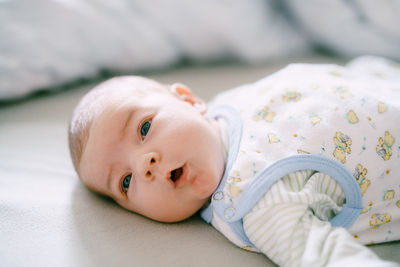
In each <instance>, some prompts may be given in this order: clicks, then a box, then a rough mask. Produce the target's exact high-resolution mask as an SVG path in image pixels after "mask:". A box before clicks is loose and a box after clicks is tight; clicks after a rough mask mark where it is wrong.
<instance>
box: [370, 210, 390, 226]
mask: <svg viewBox="0 0 400 267" xmlns="http://www.w3.org/2000/svg"><path fill="white" fill-rule="evenodd" d="M391 220H392V216H390V214H389V213H385V214H379V213H376V214H373V215H372V216H371V220H370V221H369V225H370V226H371V227H372V228H374V229H376V228H378V227H379V226H381V225H382V224H385V223H389V222H390V221H391Z"/></svg>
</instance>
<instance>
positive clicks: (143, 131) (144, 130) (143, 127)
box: [140, 121, 151, 139]
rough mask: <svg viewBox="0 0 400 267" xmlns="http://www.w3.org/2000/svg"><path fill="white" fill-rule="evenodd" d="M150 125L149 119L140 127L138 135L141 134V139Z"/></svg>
mask: <svg viewBox="0 0 400 267" xmlns="http://www.w3.org/2000/svg"><path fill="white" fill-rule="evenodd" d="M150 126H151V121H146V122H145V123H143V124H142V126H141V127H140V135H141V136H142V138H143V139H144V138H145V137H146V135H147V133H148V132H149V130H150Z"/></svg>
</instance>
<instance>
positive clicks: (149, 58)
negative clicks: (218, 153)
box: [0, 0, 307, 100]
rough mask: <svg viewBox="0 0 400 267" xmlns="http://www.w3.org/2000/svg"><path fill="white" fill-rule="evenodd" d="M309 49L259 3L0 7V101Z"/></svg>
mask: <svg viewBox="0 0 400 267" xmlns="http://www.w3.org/2000/svg"><path fill="white" fill-rule="evenodd" d="M306 48H307V44H306V41H305V40H304V39H303V38H302V37H301V36H300V35H299V34H298V33H297V32H296V31H294V30H293V29H292V28H291V26H290V25H289V23H287V21H286V20H285V19H284V18H283V17H282V16H281V14H279V13H277V12H276V11H275V10H274V8H273V7H272V5H270V2H268V1H263V0H253V1H239V0H238V1H228V0H218V1H217V0H202V1H187V0H169V1H163V0H147V1H146V0H112V1H110V0H91V1H84V0H18V1H12V0H0V99H3V100H4V99H11V98H17V97H22V96H25V95H27V94H29V93H30V92H32V91H35V90H37V89H39V88H50V87H52V86H55V85H60V84H63V83H65V82H69V81H73V80H75V79H77V78H80V77H93V76H95V75H96V74H97V73H98V72H99V71H100V70H102V69H106V70H112V71H116V72H120V73H134V72H135V71H138V70H153V69H161V68H165V67H169V66H172V65H174V64H176V63H177V62H180V61H181V60H182V59H185V60H190V61H200V62H204V61H214V60H217V59H221V58H227V57H233V58H236V59H240V60H244V61H249V62H254V61H261V60H267V59H273V58H278V57H281V56H285V55H288V54H291V53H296V52H298V51H303V50H305V49H306Z"/></svg>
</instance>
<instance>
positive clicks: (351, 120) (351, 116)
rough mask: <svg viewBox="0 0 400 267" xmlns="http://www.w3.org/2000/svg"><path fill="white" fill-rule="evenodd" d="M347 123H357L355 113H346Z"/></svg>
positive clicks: (350, 111)
mask: <svg viewBox="0 0 400 267" xmlns="http://www.w3.org/2000/svg"><path fill="white" fill-rule="evenodd" d="M346 117H347V121H348V122H349V123H351V124H356V123H357V122H358V117H357V115H356V113H355V112H354V110H352V109H351V110H349V112H347V115H346Z"/></svg>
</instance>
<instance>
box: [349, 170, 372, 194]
mask: <svg viewBox="0 0 400 267" xmlns="http://www.w3.org/2000/svg"><path fill="white" fill-rule="evenodd" d="M367 172H368V171H367V169H366V168H364V167H363V166H362V165H361V164H360V163H359V164H357V166H356V168H355V170H354V173H353V176H354V178H355V179H356V181H357V183H358V184H359V185H360V190H361V195H362V196H364V194H365V191H367V189H368V186H369V185H370V184H371V181H370V180H368V179H367V177H366V175H367Z"/></svg>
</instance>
